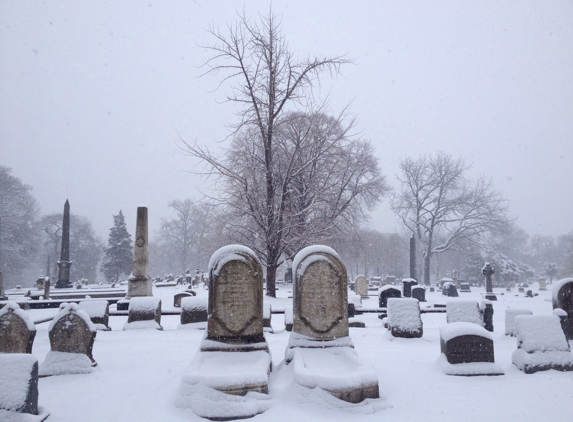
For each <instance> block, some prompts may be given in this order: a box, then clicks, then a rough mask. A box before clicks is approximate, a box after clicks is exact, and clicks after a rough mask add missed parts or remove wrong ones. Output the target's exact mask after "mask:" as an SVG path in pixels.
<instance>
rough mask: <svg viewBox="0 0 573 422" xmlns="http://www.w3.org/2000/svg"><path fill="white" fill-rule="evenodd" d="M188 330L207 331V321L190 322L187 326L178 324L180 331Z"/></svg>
mask: <svg viewBox="0 0 573 422" xmlns="http://www.w3.org/2000/svg"><path fill="white" fill-rule="evenodd" d="M188 328H192V329H194V330H206V329H207V321H201V322H189V323H187V324H177V329H178V330H186V329H188Z"/></svg>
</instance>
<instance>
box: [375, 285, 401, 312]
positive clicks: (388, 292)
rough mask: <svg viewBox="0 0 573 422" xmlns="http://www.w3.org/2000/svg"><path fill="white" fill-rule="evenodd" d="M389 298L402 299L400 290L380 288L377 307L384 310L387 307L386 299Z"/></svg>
mask: <svg viewBox="0 0 573 422" xmlns="http://www.w3.org/2000/svg"><path fill="white" fill-rule="evenodd" d="M391 297H395V298H400V297H402V292H401V291H400V289H398V288H396V287H394V286H390V285H386V286H382V287H380V289H379V290H378V305H379V306H380V307H381V308H385V307H386V306H388V299H389V298H391Z"/></svg>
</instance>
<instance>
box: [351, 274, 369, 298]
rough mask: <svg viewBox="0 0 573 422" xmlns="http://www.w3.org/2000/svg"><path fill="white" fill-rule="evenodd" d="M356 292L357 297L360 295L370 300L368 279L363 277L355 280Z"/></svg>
mask: <svg viewBox="0 0 573 422" xmlns="http://www.w3.org/2000/svg"><path fill="white" fill-rule="evenodd" d="M354 291H355V292H356V294H357V295H360V297H361V298H363V299H367V298H368V280H366V277H364V276H363V275H359V276H358V277H356V280H354Z"/></svg>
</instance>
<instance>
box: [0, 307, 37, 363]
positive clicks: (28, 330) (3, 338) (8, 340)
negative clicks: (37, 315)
mask: <svg viewBox="0 0 573 422" xmlns="http://www.w3.org/2000/svg"><path fill="white" fill-rule="evenodd" d="M35 337H36V326H35V325H34V323H33V322H32V320H31V319H30V317H29V316H28V314H27V312H26V311H24V310H23V309H20V307H19V306H18V304H17V303H16V302H12V301H9V302H7V303H6V305H4V307H3V308H2V309H0V353H32V346H33V344H34V338H35Z"/></svg>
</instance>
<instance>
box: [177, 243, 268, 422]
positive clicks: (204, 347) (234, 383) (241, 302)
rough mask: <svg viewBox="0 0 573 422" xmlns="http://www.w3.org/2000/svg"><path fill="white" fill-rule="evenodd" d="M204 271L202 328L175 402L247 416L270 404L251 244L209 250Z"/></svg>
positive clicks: (213, 415) (202, 411)
mask: <svg viewBox="0 0 573 422" xmlns="http://www.w3.org/2000/svg"><path fill="white" fill-rule="evenodd" d="M209 272H210V279H211V284H210V288H209V320H208V323H207V333H206V337H205V338H204V339H203V340H202V341H201V346H200V349H199V352H198V353H197V354H196V355H195V357H194V359H193V361H192V362H191V365H190V366H189V368H188V369H187V370H186V371H185V373H184V374H183V378H182V381H181V385H180V387H179V397H178V399H177V400H176V405H177V406H178V407H183V408H191V409H192V410H193V411H194V412H195V413H196V414H197V415H199V416H202V417H206V418H209V419H213V420H230V419H241V418H246V417H251V416H254V415H256V414H258V413H262V412H264V411H266V410H267V409H268V408H269V407H270V401H269V400H268V396H267V393H268V377H269V373H270V371H271V357H270V354H269V352H268V350H269V349H268V344H267V343H266V340H265V338H264V335H263V296H262V294H263V279H262V267H261V264H260V262H259V260H258V259H257V257H256V256H255V254H254V252H253V251H252V250H251V249H249V248H247V247H245V246H241V245H230V246H225V247H223V248H221V249H219V250H218V251H216V252H215V253H214V254H213V255H212V257H211V260H210V262H209ZM247 393H250V394H247ZM236 396H243V397H236Z"/></svg>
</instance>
